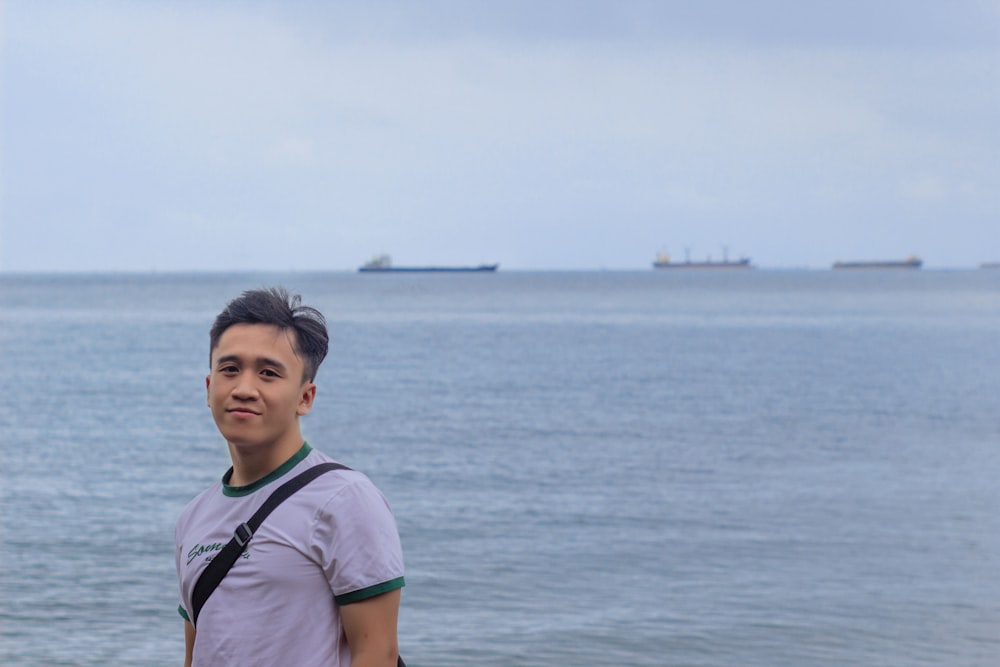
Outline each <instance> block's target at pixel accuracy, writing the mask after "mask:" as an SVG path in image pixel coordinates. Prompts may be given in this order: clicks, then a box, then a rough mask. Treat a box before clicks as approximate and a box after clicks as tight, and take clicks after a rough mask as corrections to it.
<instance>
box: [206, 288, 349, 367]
mask: <svg viewBox="0 0 1000 667" xmlns="http://www.w3.org/2000/svg"><path fill="white" fill-rule="evenodd" d="M234 324H271V325H273V326H276V327H278V328H279V329H282V330H291V331H294V332H295V340H294V346H293V349H294V350H295V354H297V355H298V356H299V358H300V359H302V364H303V366H304V367H305V369H304V371H303V375H304V377H303V380H304V381H305V382H312V381H313V380H315V379H316V372H317V371H318V370H319V365H320V364H321V363H323V359H325V358H326V353H327V350H328V348H329V345H330V336H329V334H328V333H327V330H326V318H324V317H323V313H321V312H319V311H318V310H316V309H315V308H310V307H309V306H303V305H302V297H301V296H299V295H298V294H290V293H289V291H288V290H287V289H285V288H284V287H271V288H266V289H258V290H247V291H246V292H243V294H241V295H240V296H238V297H237V298H235V299H233V300H232V301H230V302H229V303H228V304H226V307H225V308H224V309H223V310H222V312H221V313H219V315H218V317H216V318H215V323H214V324H213V325H212V330H211V333H210V338H211V345H210V347H209V356H211V351H212V350H214V349H215V348H216V346H217V345H218V344H219V339H220V338H221V337H222V334H223V333H224V332H225V331H226V329H228V328H229V327H231V326H233V325H234Z"/></svg>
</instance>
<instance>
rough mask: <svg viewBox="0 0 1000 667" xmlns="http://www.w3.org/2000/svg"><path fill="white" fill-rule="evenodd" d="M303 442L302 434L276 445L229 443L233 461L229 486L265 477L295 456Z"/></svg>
mask: <svg viewBox="0 0 1000 667" xmlns="http://www.w3.org/2000/svg"><path fill="white" fill-rule="evenodd" d="M303 442H304V441H303V439H302V436H298V437H297V438H295V439H291V438H289V439H287V440H286V441H285V442H283V443H282V444H281V445H279V446H276V447H259V448H242V447H240V446H238V445H234V444H233V443H229V456H230V458H231V459H232V461H233V474H232V476H231V477H230V478H229V486H246V485H247V484H253V483H254V482H256V481H257V480H258V479H261V478H263V477H266V476H267V475H269V474H271V473H272V472H274V471H275V470H277V469H278V468H279V467H280V466H281V465H282V464H283V463H284V462H285V461H287V460H288V459H290V458H292V457H293V456H295V454H296V453H298V451H299V450H300V449H302V444H303Z"/></svg>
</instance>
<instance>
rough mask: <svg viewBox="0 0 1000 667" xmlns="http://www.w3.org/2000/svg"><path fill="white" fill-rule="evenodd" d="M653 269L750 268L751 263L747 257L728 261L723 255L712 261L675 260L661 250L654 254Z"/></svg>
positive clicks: (751, 266)
mask: <svg viewBox="0 0 1000 667" xmlns="http://www.w3.org/2000/svg"><path fill="white" fill-rule="evenodd" d="M653 268H654V269H752V268H753V265H752V264H750V258H749V257H741V258H739V259H737V260H735V261H730V260H729V258H728V257H724V258H723V259H722V261H721V262H713V261H712V260H711V259H706V260H705V261H704V262H692V261H691V258H690V257H689V258H687V259H685V260H684V261H683V262H675V261H673V260H671V259H670V255H668V254H666V253H665V252H661V253H660V254H658V255H657V256H656V261H654V262H653Z"/></svg>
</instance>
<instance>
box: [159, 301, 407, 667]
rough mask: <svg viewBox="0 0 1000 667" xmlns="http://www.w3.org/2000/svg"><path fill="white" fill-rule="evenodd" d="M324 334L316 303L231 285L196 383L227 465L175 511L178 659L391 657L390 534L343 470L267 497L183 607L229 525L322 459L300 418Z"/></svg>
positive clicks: (391, 660) (317, 661)
mask: <svg viewBox="0 0 1000 667" xmlns="http://www.w3.org/2000/svg"><path fill="white" fill-rule="evenodd" d="M328 341H329V338H328V335H327V330H326V322H325V320H324V318H323V315H322V314H321V313H320V312H319V311H317V310H315V309H313V308H309V307H306V306H302V305H301V299H300V297H299V296H298V295H296V296H291V295H289V293H288V292H287V291H286V290H284V289H281V288H276V289H268V290H254V291H249V292H244V293H243V294H242V295H241V296H240V297H238V298H237V299H234V300H233V301H231V302H230V303H229V304H228V305H227V306H226V308H225V309H224V310H223V311H222V313H220V314H219V316H218V317H217V318H216V320H215V324H214V325H213V326H212V330H211V346H210V373H209V375H208V377H207V378H206V379H205V386H206V388H207V391H208V406H209V407H210V408H211V410H212V416H213V418H214V419H215V423H216V426H217V427H218V429H219V432H220V433H221V434H222V436H223V438H225V440H226V442H227V443H228V446H229V454H230V457H231V459H232V464H233V466H232V468H230V470H229V471H228V472H227V473H226V474H225V475H224V476H223V477H222V480H221V481H219V482H216V483H215V484H213V485H212V486H211V487H210V488H208V489H207V490H206V491H204V492H203V493H202V494H201V495H199V496H197V497H196V498H195V499H194V500H193V501H191V502H190V503H189V504H188V505H187V507H185V508H184V510H183V511H182V512H181V515H180V516H179V518H178V520H177V526H176V531H175V540H176V545H177V549H176V559H177V575H178V579H179V582H180V597H181V605H180V613H181V616H183V617H184V635H185V643H186V657H185V665H186V667H192V666H194V667H199V666H201V667H208V666H211V667H221V666H224V665H239V666H240V667H247V666H249V665H262V666H264V665H267V666H269V667H270V666H274V665H288V666H292V667H295V666H299V665H302V666H305V665H340V666H346V665H353V667H368V666H373V665H379V666H382V665H384V666H385V667H390V666H393V665H396V660H397V656H398V646H397V638H396V621H397V617H398V613H399V601H400V593H401V591H400V589H401V588H402V587H403V585H404V581H403V556H402V549H401V547H400V542H399V534H398V531H397V529H396V524H395V520H394V519H393V516H392V513H391V511H390V509H389V506H388V503H387V502H386V500H385V498H384V497H383V496H382V494H381V493H380V492H379V490H378V489H377V488H375V486H374V485H373V484H372V483H371V481H370V480H369V479H368V478H367V477H365V476H364V475H363V474H361V473H360V472H356V471H354V470H335V471H332V472H327V473H325V474H322V475H320V476H319V477H318V478H316V479H315V480H313V481H312V482H310V483H309V484H308V485H306V486H305V487H303V488H302V489H300V490H299V491H297V492H296V493H295V494H293V495H292V496H291V497H290V498H288V499H287V500H285V501H284V502H283V503H282V504H280V505H279V506H278V507H277V508H276V509H275V510H274V511H273V512H272V513H271V514H270V515H269V516H268V517H267V519H266V520H265V521H264V522H263V524H262V525H261V526H260V528H259V529H258V530H257V531H256V533H255V534H254V535H253V538H252V540H251V541H250V542H249V544H247V545H246V550H245V551H244V552H243V553H242V555H241V557H240V558H238V559H237V562H236V564H235V565H233V567H232V569H231V570H229V572H228V573H227V574H226V575H225V577H224V578H223V579H222V582H221V583H220V584H219V586H218V588H216V589H215V591H214V592H213V593H212V594H211V595H210V596H209V598H208V600H207V602H205V605H204V607H202V610H201V612H200V615H198V616H197V618H195V617H194V615H193V608H192V591H193V589H194V586H195V582H196V581H197V580H198V577H199V575H200V574H201V572H202V571H203V570H204V569H205V567H206V566H207V564H208V562H209V561H211V559H212V557H213V556H214V555H215V554H216V553H218V551H219V550H220V549H221V548H222V546H223V545H225V544H226V543H227V542H228V541H229V540H230V538H231V537H232V536H233V531H234V530H235V528H236V527H237V526H238V525H239V524H241V523H243V522H244V521H247V520H248V519H249V518H250V517H251V516H252V515H253V513H254V512H255V511H256V510H257V508H258V507H260V505H261V504H262V503H263V502H264V501H265V500H266V499H267V497H268V496H269V495H270V494H271V492H272V491H273V490H274V489H275V488H277V487H278V486H280V484H281V482H283V481H285V480H288V479H291V478H292V477H294V476H295V475H297V474H298V473H299V472H301V471H303V470H306V469H308V468H310V467H312V466H314V465H316V464H318V463H322V462H328V461H330V460H331V459H330V458H328V457H327V456H325V455H323V454H321V453H320V452H318V451H316V450H314V449H312V448H311V447H310V445H309V444H308V443H307V442H305V440H304V439H303V437H302V433H301V430H300V425H299V418H300V417H302V416H304V415H306V414H308V413H309V411H310V409H311V408H312V406H313V401H314V400H315V398H316V385H315V384H313V381H314V380H315V377H316V371H317V369H318V368H319V365H320V363H321V362H322V361H323V359H324V357H325V356H326V352H327V346H328Z"/></svg>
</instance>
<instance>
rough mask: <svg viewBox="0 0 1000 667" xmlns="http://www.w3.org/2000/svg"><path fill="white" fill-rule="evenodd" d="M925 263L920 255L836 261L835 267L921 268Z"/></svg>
mask: <svg viewBox="0 0 1000 667" xmlns="http://www.w3.org/2000/svg"><path fill="white" fill-rule="evenodd" d="M923 265H924V262H923V260H921V259H920V258H919V257H907V258H906V259H901V260H876V261H852V262H834V263H833V268H835V269H919V268H920V267H921V266H923Z"/></svg>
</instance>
